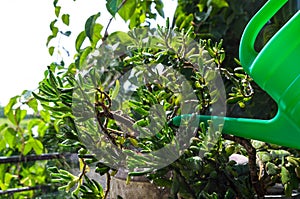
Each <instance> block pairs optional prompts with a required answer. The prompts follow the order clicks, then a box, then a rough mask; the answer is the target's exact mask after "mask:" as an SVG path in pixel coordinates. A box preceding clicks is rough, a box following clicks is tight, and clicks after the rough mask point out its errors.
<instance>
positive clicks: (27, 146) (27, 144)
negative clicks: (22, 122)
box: [23, 142, 32, 155]
mask: <svg viewBox="0 0 300 199" xmlns="http://www.w3.org/2000/svg"><path fill="white" fill-rule="evenodd" d="M31 149H32V146H31V143H28V142H26V143H25V146H24V149H23V155H27V154H28V153H29V152H30V151H31Z"/></svg>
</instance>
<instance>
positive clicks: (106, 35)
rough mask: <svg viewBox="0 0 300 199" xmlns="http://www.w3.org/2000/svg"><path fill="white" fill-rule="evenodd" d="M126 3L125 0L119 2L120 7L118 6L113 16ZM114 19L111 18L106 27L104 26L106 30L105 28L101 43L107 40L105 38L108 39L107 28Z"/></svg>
mask: <svg viewBox="0 0 300 199" xmlns="http://www.w3.org/2000/svg"><path fill="white" fill-rule="evenodd" d="M126 1H127V0H123V1H122V2H121V4H120V5H119V6H118V8H117V11H116V13H115V14H117V12H118V11H119V10H120V9H121V8H122V7H123V6H124V4H125V3H126ZM114 17H115V15H114V16H112V17H111V18H110V19H109V21H108V24H107V26H106V28H105V32H104V36H103V38H102V41H103V42H104V41H105V40H106V39H107V37H108V28H109V26H110V24H111V22H112V20H113V18H114Z"/></svg>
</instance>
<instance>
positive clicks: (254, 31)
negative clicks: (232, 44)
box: [239, 0, 288, 74]
mask: <svg viewBox="0 0 300 199" xmlns="http://www.w3.org/2000/svg"><path fill="white" fill-rule="evenodd" d="M287 1H288V0H269V1H268V2H267V3H266V4H265V5H264V6H263V7H262V8H261V9H260V10H259V11H258V12H257V13H256V14H255V15H254V17H253V18H252V19H251V20H250V22H249V23H248V25H247V26H246V28H245V30H244V32H243V35H242V39H241V43H240V49H239V50H240V52H239V54H240V61H241V64H242V66H243V68H244V70H245V71H246V73H247V74H250V73H251V69H250V67H251V65H252V63H253V61H254V60H255V58H256V56H257V55H258V53H257V52H256V50H255V49H254V43H255V40H256V37H257V35H258V33H259V32H260V30H261V29H262V28H263V26H264V25H265V24H266V23H267V22H268V21H269V20H270V19H271V17H273V16H274V14H275V13H276V12H277V11H278V10H279V9H280V8H281V7H282V6H283V5H284V4H285V3H286V2H287Z"/></svg>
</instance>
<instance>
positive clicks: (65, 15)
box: [61, 14, 70, 26]
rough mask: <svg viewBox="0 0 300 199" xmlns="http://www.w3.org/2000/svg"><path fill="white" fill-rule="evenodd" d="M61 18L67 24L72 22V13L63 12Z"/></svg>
mask: <svg viewBox="0 0 300 199" xmlns="http://www.w3.org/2000/svg"><path fill="white" fill-rule="evenodd" d="M61 19H62V21H63V23H64V24H66V25H67V26H68V25H69V24H70V15H69V14H63V15H62V16H61Z"/></svg>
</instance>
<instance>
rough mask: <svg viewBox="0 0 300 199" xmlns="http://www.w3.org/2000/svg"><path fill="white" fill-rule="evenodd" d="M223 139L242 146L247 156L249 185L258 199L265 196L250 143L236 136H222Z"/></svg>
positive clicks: (254, 151) (253, 150)
mask: <svg viewBox="0 0 300 199" xmlns="http://www.w3.org/2000/svg"><path fill="white" fill-rule="evenodd" d="M223 138H224V139H227V140H232V141H234V142H237V143H238V144H240V145H242V146H243V147H244V148H245V149H246V151H247V153H248V156H249V162H248V165H249V170H250V179H251V183H252V185H253V187H254V189H255V192H256V194H257V196H258V198H262V197H263V196H264V195H265V190H264V186H263V185H262V183H263V182H262V181H260V180H259V178H258V175H257V167H256V149H255V148H254V147H253V146H252V144H251V142H250V141H249V140H248V139H245V138H241V137H237V136H231V135H227V134H223Z"/></svg>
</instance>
